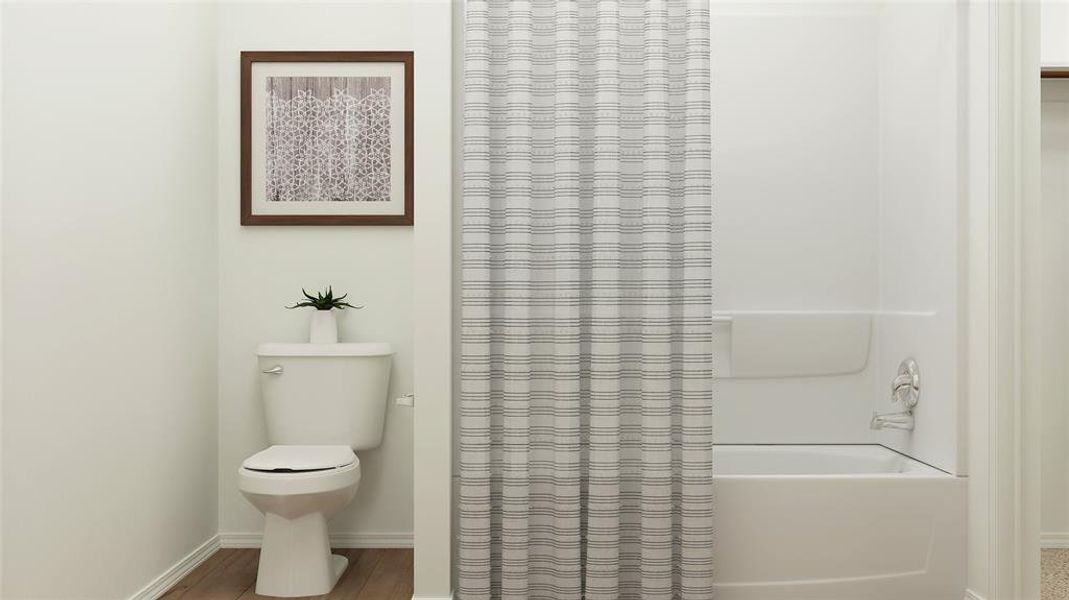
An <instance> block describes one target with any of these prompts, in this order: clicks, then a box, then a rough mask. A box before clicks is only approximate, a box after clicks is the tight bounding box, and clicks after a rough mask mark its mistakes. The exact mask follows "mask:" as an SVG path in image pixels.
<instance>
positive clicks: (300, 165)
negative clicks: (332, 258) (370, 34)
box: [241, 52, 413, 225]
mask: <svg viewBox="0 0 1069 600" xmlns="http://www.w3.org/2000/svg"><path fill="white" fill-rule="evenodd" d="M412 69H413V65H412V53H411V52H242V53H241V224H242V225H411V224H412V221H413V201H412V181H413V178H412V175H413V173H412V140H413V135H412V80H413V76H412Z"/></svg>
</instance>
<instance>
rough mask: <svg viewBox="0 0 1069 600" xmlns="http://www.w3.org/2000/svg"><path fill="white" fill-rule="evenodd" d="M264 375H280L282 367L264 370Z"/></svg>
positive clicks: (276, 366)
mask: <svg viewBox="0 0 1069 600" xmlns="http://www.w3.org/2000/svg"><path fill="white" fill-rule="evenodd" d="M264 373H265V374H267V375H281V374H282V365H275V366H273V367H271V368H270V369H264Z"/></svg>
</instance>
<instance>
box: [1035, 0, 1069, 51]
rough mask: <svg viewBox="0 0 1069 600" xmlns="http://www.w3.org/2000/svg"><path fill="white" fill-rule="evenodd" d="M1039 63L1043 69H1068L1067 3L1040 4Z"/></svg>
mask: <svg viewBox="0 0 1069 600" xmlns="http://www.w3.org/2000/svg"><path fill="white" fill-rule="evenodd" d="M1039 23H1040V31H1039V40H1040V45H1039V62H1040V64H1041V65H1043V66H1044V67H1069V2H1066V0H1044V1H1043V2H1042V3H1040V21H1039Z"/></svg>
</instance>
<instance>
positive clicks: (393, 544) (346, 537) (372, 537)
mask: <svg viewBox="0 0 1069 600" xmlns="http://www.w3.org/2000/svg"><path fill="white" fill-rule="evenodd" d="M262 540H263V534H262V533H248V532H230V533H220V534H219V545H220V546H221V547H223V548H259V547H260V542H261V541H262ZM330 545H331V546H333V547H335V548H411V547H412V545H413V544H412V534H411V533H410V532H404V533H332V534H330ZM428 600H431V599H429V598H428Z"/></svg>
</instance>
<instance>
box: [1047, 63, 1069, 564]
mask: <svg viewBox="0 0 1069 600" xmlns="http://www.w3.org/2000/svg"><path fill="white" fill-rule="evenodd" d="M1042 111H1043V112H1042V206H1043V209H1042V210H1043V213H1044V227H1045V230H1044V231H1043V254H1044V258H1045V259H1046V260H1044V264H1043V265H1042V266H1041V267H1040V268H1041V269H1042V271H1043V273H1044V275H1045V276H1044V278H1043V293H1042V297H1043V301H1044V303H1045V304H1044V307H1045V310H1044V314H1043V319H1044V321H1043V322H1044V323H1045V324H1046V325H1047V327H1046V330H1045V334H1044V336H1043V340H1042V341H1041V344H1042V348H1043V357H1044V361H1045V364H1044V368H1043V373H1044V377H1045V381H1044V386H1043V388H1044V389H1043V396H1044V397H1043V406H1042V411H1043V433H1042V441H1041V449H1040V457H1041V465H1040V469H1041V474H1042V475H1041V476H1042V480H1041V497H1040V509H1041V516H1040V531H1042V533H1043V536H1044V541H1045V543H1047V544H1061V545H1066V544H1069V373H1067V372H1066V369H1065V363H1066V360H1067V359H1069V344H1067V339H1069V315H1067V314H1066V310H1065V307H1066V306H1069V287H1067V284H1069V281H1067V275H1066V271H1065V269H1066V267H1067V266H1069V244H1067V243H1066V241H1065V236H1066V232H1067V231H1069V210H1067V208H1066V204H1067V203H1069V81H1065V80H1048V81H1045V82H1043V105H1042Z"/></svg>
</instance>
